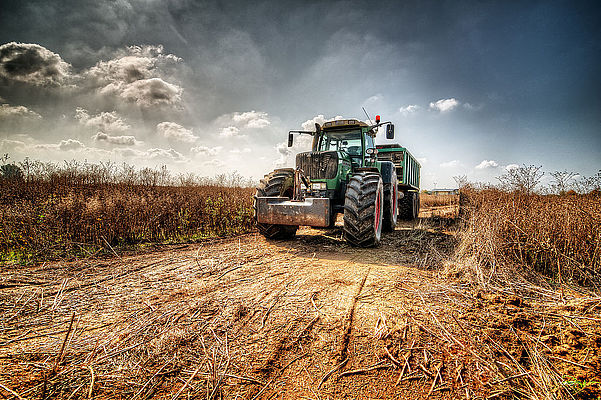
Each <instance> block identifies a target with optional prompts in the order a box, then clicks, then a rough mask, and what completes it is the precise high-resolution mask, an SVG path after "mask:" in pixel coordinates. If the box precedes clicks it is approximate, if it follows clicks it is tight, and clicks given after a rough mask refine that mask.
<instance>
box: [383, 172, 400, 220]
mask: <svg viewBox="0 0 601 400" xmlns="http://www.w3.org/2000/svg"><path fill="white" fill-rule="evenodd" d="M398 199H399V188H398V183H397V177H396V172H394V171H393V173H392V179H391V180H390V184H387V185H385V187H384V219H383V221H382V224H383V225H382V229H383V230H384V232H392V231H394V228H395V227H396V224H397V221H398V215H399V214H398V208H399V207H398Z"/></svg>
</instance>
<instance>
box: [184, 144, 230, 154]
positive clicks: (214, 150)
mask: <svg viewBox="0 0 601 400" xmlns="http://www.w3.org/2000/svg"><path fill="white" fill-rule="evenodd" d="M221 149H223V147H221V146H215V147H207V146H197V147H192V148H191V149H190V151H191V152H192V153H193V154H197V155H206V156H216V155H217V154H219V152H221Z"/></svg>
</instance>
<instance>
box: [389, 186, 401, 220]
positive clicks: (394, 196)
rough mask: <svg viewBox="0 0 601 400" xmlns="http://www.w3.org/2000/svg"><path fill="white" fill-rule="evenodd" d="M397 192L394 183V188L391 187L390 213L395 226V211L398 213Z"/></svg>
mask: <svg viewBox="0 0 601 400" xmlns="http://www.w3.org/2000/svg"><path fill="white" fill-rule="evenodd" d="M397 190H398V189H397V186H396V183H395V184H394V186H393V189H392V209H391V212H392V221H393V222H394V223H395V224H396V220H397V216H398V214H397V211H398V210H397V197H398V195H399V194H398V192H397Z"/></svg>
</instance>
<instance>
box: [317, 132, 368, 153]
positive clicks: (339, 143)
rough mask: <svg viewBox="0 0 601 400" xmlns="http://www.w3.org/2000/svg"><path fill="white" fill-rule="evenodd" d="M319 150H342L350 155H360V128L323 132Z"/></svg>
mask: <svg viewBox="0 0 601 400" xmlns="http://www.w3.org/2000/svg"><path fill="white" fill-rule="evenodd" d="M318 150H319V151H329V150H336V151H344V152H346V153H347V154H348V155H350V156H361V129H355V130H351V131H334V132H324V133H323V135H322V136H321V140H320V141H319V149H318Z"/></svg>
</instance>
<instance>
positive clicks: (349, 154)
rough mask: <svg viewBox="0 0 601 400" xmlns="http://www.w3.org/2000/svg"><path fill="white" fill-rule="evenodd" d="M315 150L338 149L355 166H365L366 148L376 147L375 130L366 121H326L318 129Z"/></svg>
mask: <svg viewBox="0 0 601 400" xmlns="http://www.w3.org/2000/svg"><path fill="white" fill-rule="evenodd" d="M316 131H317V132H316V136H315V140H314V141H313V151H336V152H339V153H340V156H341V158H343V159H347V160H349V161H350V162H351V164H352V166H353V168H359V167H362V166H365V161H366V160H365V155H366V152H365V150H366V149H368V148H375V144H374V139H373V130H369V127H368V125H367V124H366V123H364V122H361V121H357V120H354V119H351V120H336V121H330V122H326V123H325V124H324V125H323V128H322V129H317V130H316Z"/></svg>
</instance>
